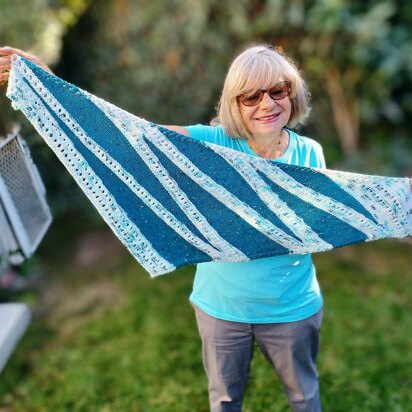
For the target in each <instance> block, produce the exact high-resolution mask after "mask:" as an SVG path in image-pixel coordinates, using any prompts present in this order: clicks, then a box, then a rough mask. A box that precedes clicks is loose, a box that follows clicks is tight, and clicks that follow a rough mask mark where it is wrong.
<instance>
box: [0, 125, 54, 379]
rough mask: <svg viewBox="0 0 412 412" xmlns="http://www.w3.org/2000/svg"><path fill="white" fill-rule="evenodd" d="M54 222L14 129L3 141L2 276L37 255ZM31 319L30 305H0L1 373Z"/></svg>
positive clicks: (0, 187)
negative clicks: (36, 250) (11, 268)
mask: <svg viewBox="0 0 412 412" xmlns="http://www.w3.org/2000/svg"><path fill="white" fill-rule="evenodd" d="M51 221H52V217H51V213H50V209H49V207H48V205H47V202H46V198H45V188H44V185H43V183H42V181H41V178H40V176H39V173H38V171H37V168H36V166H35V164H34V163H33V160H32V158H31V155H30V152H29V150H28V147H27V145H26V144H25V142H24V141H23V140H22V138H21V137H20V136H19V130H18V128H15V130H14V131H13V133H11V134H9V135H8V136H7V137H6V138H3V139H1V138H0V276H1V275H2V272H4V271H5V270H6V269H7V268H9V267H10V266H16V265H19V264H21V263H22V262H23V261H24V260H25V259H27V258H29V257H30V256H31V255H32V254H33V253H34V251H35V249H36V248H37V246H38V245H39V243H40V241H41V239H42V238H43V236H44V234H45V233H46V231H47V229H48V227H49V226H50V223H51ZM30 317H31V315H30V310H29V308H28V307H27V305H23V304H17V303H7V304H0V372H1V370H2V369H3V368H4V366H5V364H6V362H7V359H8V358H9V356H10V355H11V353H12V352H13V350H14V348H15V346H16V345H17V343H18V341H19V340H20V338H21V336H22V335H23V334H24V331H25V330H26V329H27V327H28V325H29V323H30Z"/></svg>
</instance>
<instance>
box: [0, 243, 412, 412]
mask: <svg viewBox="0 0 412 412" xmlns="http://www.w3.org/2000/svg"><path fill="white" fill-rule="evenodd" d="M50 242H53V240H52V241H50V240H49V244H50ZM46 248H47V246H46ZM43 250H45V247H43ZM411 253H412V249H411V246H410V245H408V244H404V243H399V242H394V241H379V242H374V243H372V244H360V245H356V246H353V247H346V248H343V249H339V250H336V251H333V252H330V253H324V254H318V255H316V256H315V261H316V265H317V268H318V277H319V279H320V282H321V286H322V289H323V293H324V298H325V306H326V308H325V318H324V323H323V327H322V334H321V335H322V344H321V353H320V357H319V372H320V380H321V388H322V403H323V408H324V410H325V411H326V412H329V411H333V412H335V411H336V412H338V411H342V412H350V411H354V412H355V411H356V412H359V411H361V412H367V411H377V412H378V411H379V412H386V411H394V412H400V411H405V412H406V411H411V410H412V390H411V388H412V269H411V263H412V261H411ZM73 254H74V252H73V250H65V251H61V250H59V251H57V252H55V253H54V254H53V256H52V257H51V256H50V258H49V259H47V261H48V264H47V266H46V272H47V273H46V274H45V275H44V276H43V278H42V285H41V288H40V291H41V293H39V292H38V291H37V292H26V293H24V294H23V295H22V296H21V297H20V299H22V300H29V301H31V302H32V307H33V310H34V314H35V319H34V322H33V323H32V326H31V327H30V329H29V331H28V332H27V334H26V335H25V337H24V339H23V340H22V342H21V343H20V344H19V346H18V348H17V351H16V353H15V354H14V355H13V357H12V359H11V361H10V362H9V364H8V365H7V367H6V369H5V370H4V371H3V373H2V375H1V376H0V411H1V412H18V411H24V412H29V411H30V412H31V411H36V412H37V411H52V412H59V411H70V412H72V411H85V412H92V411H99V412H112V411H113V412H114V411H116V412H118V411H120V412H127V411H139V412H140V411H142V412H143V411H147V412H152V411H156V412H175V411H176V412H194V411H196V412H201V411H207V410H208V402H207V389H206V387H207V382H206V378H205V376H204V372H203V366H202V360H201V349H200V340H199V337H198V334H197V329H196V324H195V320H194V315H193V311H192V308H191V306H190V304H189V303H188V300H187V297H188V295H189V293H190V290H191V283H192V280H193V271H194V269H193V267H189V268H184V269H182V270H179V271H176V272H175V273H173V274H169V275H165V276H162V277H159V278H156V279H150V278H149V275H148V274H147V273H145V272H144V271H143V270H142V269H140V268H139V267H138V265H137V264H136V262H135V261H134V260H133V259H132V258H131V257H130V256H128V254H127V253H126V252H125V251H123V250H120V251H119V252H118V254H117V256H116V258H114V259H113V258H112V257H110V256H107V258H106V257H103V258H101V259H100V260H99V263H95V262H94V263H93V264H88V263H87V262H86V263H84V262H83V263H81V264H78V262H76V259H75V257H74V255H73ZM45 255H47V253H45ZM108 255H110V254H108ZM89 263H90V262H89ZM287 410H288V408H287V404H286V400H285V397H284V395H283V393H282V390H281V388H280V386H279V382H278V380H277V378H276V376H275V374H274V373H273V371H272V370H271V368H270V366H269V365H268V364H267V363H266V362H265V361H264V359H263V357H262V355H261V354H260V352H259V351H258V350H257V349H256V351H255V357H254V360H253V364H252V371H251V376H250V380H249V384H248V389H247V394H246V398H245V402H244V411H246V412H252V411H253V412H261V411H262V412H270V411H273V412H278V411H287Z"/></svg>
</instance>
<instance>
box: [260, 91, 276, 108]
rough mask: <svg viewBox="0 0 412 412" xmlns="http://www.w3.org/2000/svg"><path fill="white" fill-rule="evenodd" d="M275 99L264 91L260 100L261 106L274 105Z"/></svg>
mask: <svg viewBox="0 0 412 412" xmlns="http://www.w3.org/2000/svg"><path fill="white" fill-rule="evenodd" d="M274 104H275V100H273V99H272V98H271V97H270V96H269V93H268V92H264V93H263V97H262V100H261V102H260V105H261V107H273V105H274Z"/></svg>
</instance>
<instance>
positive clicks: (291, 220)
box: [209, 145, 333, 250]
mask: <svg viewBox="0 0 412 412" xmlns="http://www.w3.org/2000/svg"><path fill="white" fill-rule="evenodd" d="M209 147H210V148H211V149H212V150H213V151H214V152H215V153H217V154H218V155H220V156H221V157H223V158H224V159H225V160H226V161H227V162H228V163H229V165H231V166H232V167H233V168H234V169H235V170H236V171H237V172H239V173H240V174H241V175H242V177H243V178H244V179H245V181H246V182H247V183H248V184H249V186H250V187H251V188H252V189H253V190H254V191H255V192H256V193H257V195H258V196H259V197H260V198H261V199H262V200H263V202H264V203H265V204H266V205H267V206H268V208H269V209H270V210H271V211H272V212H273V213H274V214H275V215H276V216H277V217H279V219H280V220H281V221H282V222H283V223H284V224H285V225H286V226H287V227H288V228H289V229H290V230H291V231H292V232H293V233H294V234H295V235H296V236H298V237H299V238H300V239H301V241H302V243H303V244H305V245H306V246H307V247H308V246H310V247H314V248H315V249H322V250H328V249H333V245H331V244H329V243H328V242H326V241H324V240H323V239H322V238H320V237H319V235H318V234H317V233H316V232H314V231H313V229H312V228H311V227H310V226H308V225H307V224H306V223H305V222H304V220H303V219H301V218H300V217H299V216H298V215H296V213H295V212H294V211H293V210H292V209H291V208H290V207H289V206H288V205H287V204H286V202H284V201H283V200H281V199H280V198H279V196H278V195H277V194H276V193H275V192H274V191H273V190H272V189H271V188H270V187H269V185H268V184H267V183H266V182H265V181H264V180H263V179H262V178H261V176H259V174H258V173H257V172H256V169H255V168H254V167H253V166H252V165H251V164H250V162H249V161H248V159H247V160H246V161H245V159H244V158H243V157H240V156H238V153H236V152H234V151H231V150H230V151H229V150H226V149H225V150H221V149H222V147H221V146H218V145H209Z"/></svg>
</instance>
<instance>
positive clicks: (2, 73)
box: [0, 46, 52, 85]
mask: <svg viewBox="0 0 412 412" xmlns="http://www.w3.org/2000/svg"><path fill="white" fill-rule="evenodd" d="M15 55H18V56H21V57H24V58H25V59H27V60H29V61H31V62H32V63H34V64H35V65H36V66H39V67H41V68H42V69H44V70H47V71H48V72H50V73H52V71H51V69H50V67H49V66H47V64H45V63H44V62H43V61H42V60H41V59H40V58H38V57H37V56H34V55H32V54H30V53H27V52H25V51H23V50H19V49H16V48H14V47H9V46H5V47H0V85H1V84H7V82H8V80H9V75H10V70H11V62H12V61H14V59H15V58H16V57H15Z"/></svg>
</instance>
